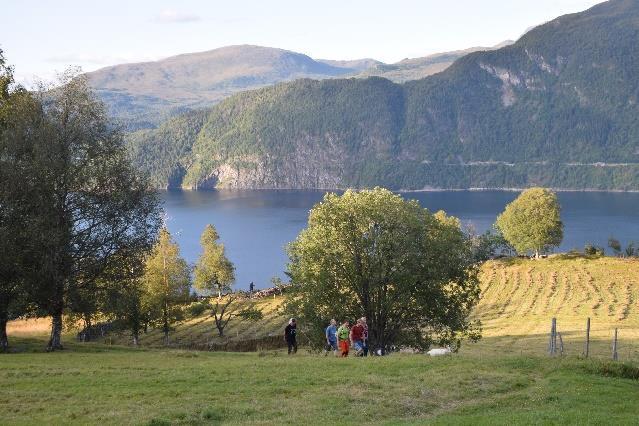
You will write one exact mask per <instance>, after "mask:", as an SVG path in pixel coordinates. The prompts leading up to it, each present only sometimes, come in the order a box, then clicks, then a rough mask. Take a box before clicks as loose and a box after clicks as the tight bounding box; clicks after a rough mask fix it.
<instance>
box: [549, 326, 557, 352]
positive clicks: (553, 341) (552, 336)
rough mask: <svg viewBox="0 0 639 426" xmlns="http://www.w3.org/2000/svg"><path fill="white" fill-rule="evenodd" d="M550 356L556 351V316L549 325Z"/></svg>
mask: <svg viewBox="0 0 639 426" xmlns="http://www.w3.org/2000/svg"><path fill="white" fill-rule="evenodd" d="M548 352H549V353H550V355H551V356H554V355H555V353H556V352H557V318H553V319H552V322H551V325H550V345H549V350H548Z"/></svg>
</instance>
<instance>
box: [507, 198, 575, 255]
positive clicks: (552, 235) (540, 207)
mask: <svg viewBox="0 0 639 426" xmlns="http://www.w3.org/2000/svg"><path fill="white" fill-rule="evenodd" d="M496 226H497V228H498V229H499V230H500V231H501V233H502V234H503V235H504V238H506V240H507V241H508V242H509V243H510V244H511V245H512V246H513V247H514V248H515V249H516V250H517V251H518V252H519V253H526V252H528V251H532V252H534V253H535V256H536V257H539V254H540V253H541V252H543V251H544V250H547V249H548V248H550V247H553V246H558V245H559V244H561V240H562V239H563V235H564V226H563V223H562V222H561V218H560V206H559V201H558V200H557V195H556V194H555V193H554V192H553V191H551V190H549V189H545V188H531V189H527V190H525V191H524V192H522V193H521V194H520V195H519V197H517V199H515V201H513V202H512V203H510V204H508V205H507V206H506V209H505V210H504V212H503V213H502V214H500V215H499V216H498V217H497V222H496Z"/></svg>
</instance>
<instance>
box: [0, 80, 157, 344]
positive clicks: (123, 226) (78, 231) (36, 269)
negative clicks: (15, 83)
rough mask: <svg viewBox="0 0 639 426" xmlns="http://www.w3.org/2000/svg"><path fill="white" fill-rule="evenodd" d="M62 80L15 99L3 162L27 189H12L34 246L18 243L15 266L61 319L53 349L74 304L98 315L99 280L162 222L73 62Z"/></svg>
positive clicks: (19, 224)
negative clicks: (66, 310) (63, 317)
mask: <svg viewBox="0 0 639 426" xmlns="http://www.w3.org/2000/svg"><path fill="white" fill-rule="evenodd" d="M58 83H59V85H58V86H56V87H46V86H43V87H41V88H40V90H39V91H38V92H35V93H33V94H31V95H29V94H26V93H24V94H23V95H21V96H20V102H16V103H12V105H13V107H12V109H10V110H9V112H8V114H7V115H6V117H7V118H8V119H9V124H10V125H9V126H8V128H7V129H8V131H7V132H6V133H4V134H3V137H2V139H3V140H4V141H5V142H6V143H4V142H3V150H4V152H3V155H2V160H3V161H6V164H3V165H2V166H3V167H1V168H2V170H3V174H5V176H6V179H5V177H4V176H3V179H2V183H3V185H4V184H7V186H6V187H5V188H8V187H9V185H11V186H13V187H14V188H19V191H20V195H19V196H16V194H17V192H16V190H15V189H14V190H13V191H8V192H7V191H3V193H4V194H5V195H7V194H8V195H9V196H8V198H4V200H3V205H4V208H5V209H7V211H12V212H13V213H14V215H13V216H12V217H13V218H14V219H15V221H14V223H13V224H12V227H13V234H14V237H13V238H14V239H18V237H19V239H20V240H21V241H23V242H22V243H21V244H22V245H23V248H24V249H25V250H26V252H25V251H24V250H15V251H14V252H15V253H19V254H20V255H19V256H18V257H16V258H15V261H14V262H12V264H13V265H14V266H16V269H15V271H14V272H15V273H17V278H16V279H17V280H18V281H19V282H20V284H21V286H22V288H23V290H24V291H23V294H24V297H25V300H27V301H28V302H29V304H31V305H33V306H37V307H38V308H40V309H42V310H43V311H45V312H46V314H48V315H50V316H51V317H52V327H51V338H50V341H49V345H48V349H50V350H54V349H59V348H61V347H62V344H61V330H62V314H63V312H64V311H65V309H69V310H70V312H78V313H80V314H86V315H87V318H88V315H93V314H94V313H95V311H96V310H97V304H98V300H97V296H98V294H99V292H98V291H97V285H98V284H99V282H101V281H102V280H104V277H105V274H106V273H107V271H109V270H111V271H112V270H115V269H117V267H118V266H119V265H121V264H122V262H120V259H123V258H127V257H135V256H139V255H140V253H144V252H146V251H148V249H149V248H150V247H151V245H152V242H153V240H154V238H155V234H156V231H157V228H158V224H159V200H158V198H157V196H156V194H155V193H154V192H153V191H152V190H151V187H150V186H149V184H148V182H147V181H146V179H145V178H144V177H143V176H142V175H140V174H139V172H138V171H137V170H135V168H133V167H131V164H130V160H129V158H128V155H127V152H126V149H125V147H124V142H123V139H122V135H121V133H120V132H119V130H118V129H117V128H115V127H114V126H113V125H112V123H111V122H110V121H109V119H108V118H107V116H106V114H105V112H104V107H103V105H102V104H101V103H99V102H98V101H97V100H96V99H95V97H94V95H93V93H91V91H90V90H89V89H88V87H87V83H86V80H85V79H84V78H82V77H79V76H77V75H76V72H75V71H74V70H68V71H67V72H66V73H64V74H63V75H62V76H61V77H60V80H59V82H58ZM18 212H19V215H17V214H15V213H18Z"/></svg>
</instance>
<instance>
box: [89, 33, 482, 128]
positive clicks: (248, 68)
mask: <svg viewBox="0 0 639 426" xmlns="http://www.w3.org/2000/svg"><path fill="white" fill-rule="evenodd" d="M489 49H490V48H482V47H475V48H471V49H466V50H459V51H454V52H445V53H438V54H435V55H430V56H425V57H423V58H413V59H405V60H402V61H400V62H398V63H396V64H385V63H383V62H380V61H377V60H375V59H370V58H365V59H355V60H329V59H319V60H315V59H312V58H310V57H308V56H306V55H303V54H301V53H296V52H291V51H288V50H283V49H276V48H270V47H262V46H251V45H241V46H227V47H222V48H219V49H214V50H210V51H206V52H198V53H187V54H183V55H178V56H173V57H170V58H166V59H162V60H159V61H153V62H143V63H133V64H121V65H115V66H111V67H107V68H102V69H100V70H97V71H94V72H90V73H88V74H87V76H88V78H89V82H90V84H91V86H92V87H93V89H94V90H95V91H96V92H97V93H98V95H99V96H100V97H101V99H102V100H103V101H104V102H105V104H106V105H107V107H108V108H109V111H110V113H111V115H113V116H114V117H115V118H117V119H118V120H119V121H120V122H121V123H122V124H123V125H124V126H125V127H126V128H127V129H129V130H138V129H145V128H154V127H157V126H158V125H159V124H160V123H161V122H163V121H165V120H167V119H169V118H171V117H173V116H175V115H178V114H180V113H185V112H187V111H191V110H193V109H197V108H204V107H210V106H212V105H214V104H216V103H218V102H220V101H221V100H223V99H225V98H228V97H229V96H231V95H233V94H235V93H238V92H242V91H245V90H251V89H256V88H260V87H265V86H270V85H273V84H276V83H280V82H285V81H291V80H295V79H298V78H313V79H317V80H322V79H326V78H336V77H346V76H348V77H352V76H356V77H368V76H373V75H377V76H383V77H385V78H388V79H390V80H393V81H395V82H404V81H408V80H415V79H418V78H423V77H426V76H428V75H431V74H434V73H436V72H440V71H442V70H444V69H446V68H447V67H449V66H450V65H451V64H452V63H453V62H454V61H455V60H456V59H459V58H460V57H462V56H463V55H465V54H467V53H470V52H475V51H478V50H489Z"/></svg>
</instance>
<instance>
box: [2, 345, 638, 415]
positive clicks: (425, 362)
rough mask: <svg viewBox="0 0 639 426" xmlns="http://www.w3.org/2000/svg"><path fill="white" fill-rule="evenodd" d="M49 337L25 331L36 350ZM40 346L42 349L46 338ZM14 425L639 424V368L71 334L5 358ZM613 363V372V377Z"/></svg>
mask: <svg viewBox="0 0 639 426" xmlns="http://www.w3.org/2000/svg"><path fill="white" fill-rule="evenodd" d="M33 344H36V347H37V348H38V349H39V347H40V346H38V345H39V344H41V342H37V341H35V340H31V341H25V340H22V341H19V342H18V346H19V347H22V349H29V348H30V347H32V346H31V345H33ZM36 347H34V348H36ZM0 360H1V363H0V386H1V387H2V389H3V392H2V394H1V395H0V412H1V413H3V415H2V423H3V424H27V423H30V424H43V423H48V424H86V423H101V424H209V423H220V422H222V423H229V424H234V423H251V424H302V423H306V424H356V423H376V424H404V423H409V424H410V423H413V424H423V423H435V424H438V423H441V424H482V423H483V424H488V423H491V424H493V423H500V424H512V423H514V422H516V423H535V424H538V423H563V424H610V423H613V422H614V423H627V424H630V423H633V422H635V421H636V419H637V418H639V404H637V401H639V385H638V382H637V380H633V379H630V378H624V376H627V377H632V374H637V371H638V370H637V368H636V367H634V366H631V365H628V366H627V371H626V370H621V369H618V368H617V369H616V370H615V369H613V370H611V369H610V368H608V367H607V366H606V365H605V364H602V363H600V362H599V361H584V360H578V359H549V358H541V357H530V356H525V357H522V356H509V355H499V356H497V355H496V354H493V355H492V356H485V355H482V354H476V355H469V354H467V355H464V354H462V355H453V356H450V357H442V358H429V357H426V356H422V355H408V354H396V355H391V356H389V357H384V358H367V359H357V358H349V359H336V358H333V357H324V356H321V355H311V354H308V353H299V354H298V355H297V356H293V357H288V356H287V355H285V354H284V353H282V352H262V353H242V354H240V353H222V352H217V353H211V352H195V351H181V350H160V349H146V350H145V349H138V350H136V349H131V348H125V347H118V346H111V347H107V346H104V345H99V344H84V345H79V344H71V345H70V346H69V348H68V349H66V350H65V351H62V352H56V353H51V354H44V353H29V352H28V351H27V352H23V353H16V354H11V355H3V356H1V357H0ZM606 374H607V375H608V376H606Z"/></svg>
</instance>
